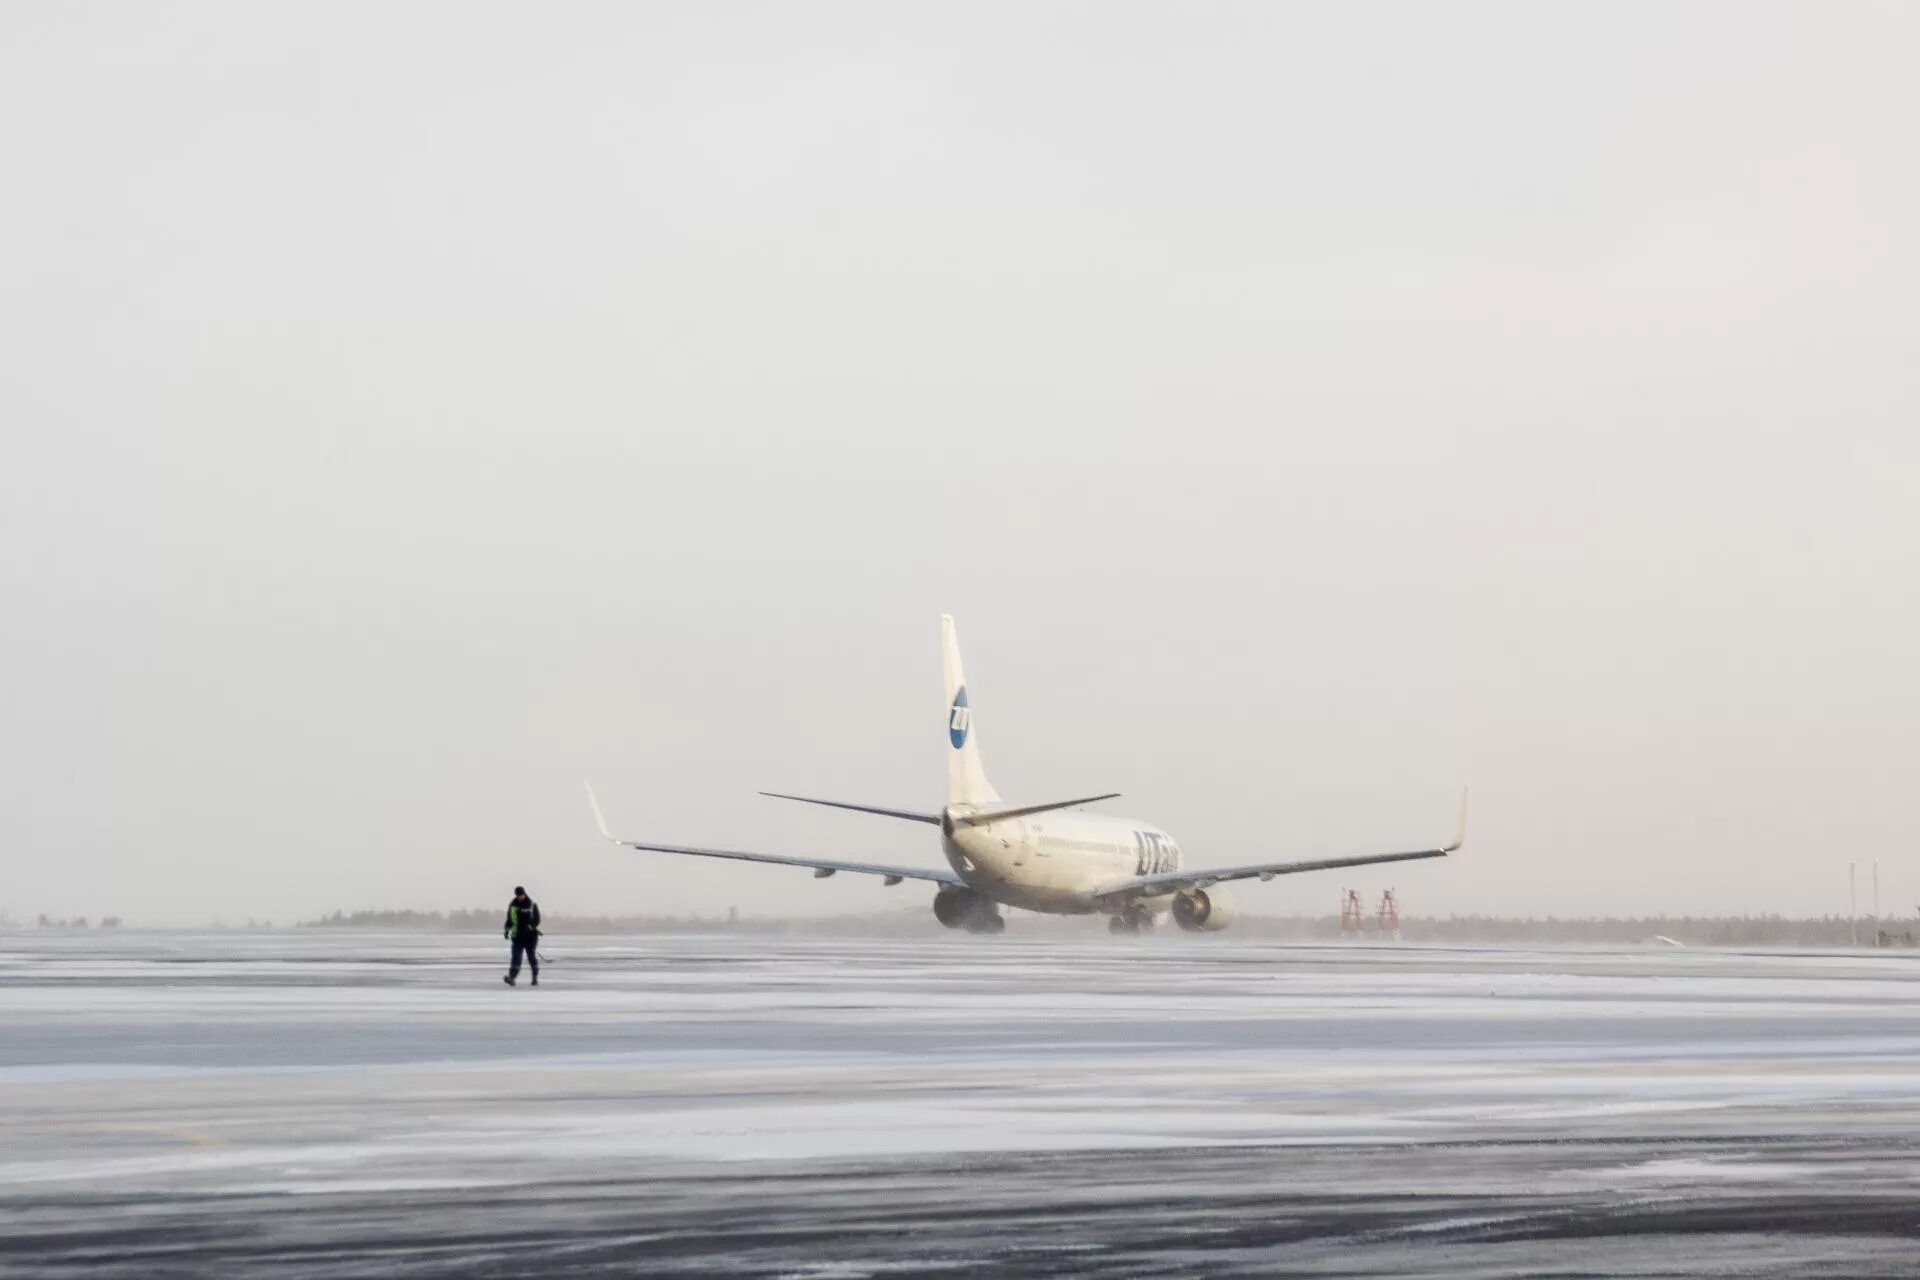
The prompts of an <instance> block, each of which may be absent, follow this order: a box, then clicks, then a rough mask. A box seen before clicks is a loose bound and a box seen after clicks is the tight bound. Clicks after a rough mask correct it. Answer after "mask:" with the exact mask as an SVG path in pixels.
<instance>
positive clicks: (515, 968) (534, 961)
mask: <svg viewBox="0 0 1920 1280" xmlns="http://www.w3.org/2000/svg"><path fill="white" fill-rule="evenodd" d="M501 936H502V937H504V938H507V939H508V940H509V941H511V942H512V943H513V961H512V963H511V964H509V965H508V966H507V976H506V977H504V978H502V979H500V981H502V982H504V983H506V984H507V985H508V986H512V985H513V984H514V982H515V980H516V979H518V978H519V977H520V957H521V956H523V955H524V956H525V957H526V958H527V968H528V969H530V970H532V972H533V985H534V986H536V987H537V986H539V985H540V904H539V903H537V902H535V901H534V900H533V899H532V898H529V897H528V896H527V890H526V886H524V885H515V886H514V887H513V901H511V902H509V903H508V904H507V925H506V929H505V931H504V932H503V933H502V934H501Z"/></svg>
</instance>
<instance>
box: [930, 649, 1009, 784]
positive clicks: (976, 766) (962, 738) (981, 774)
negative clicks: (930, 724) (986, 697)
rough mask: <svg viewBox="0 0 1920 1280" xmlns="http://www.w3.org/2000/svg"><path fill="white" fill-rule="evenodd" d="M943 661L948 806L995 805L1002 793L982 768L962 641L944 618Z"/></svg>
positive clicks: (941, 651)
mask: <svg viewBox="0 0 1920 1280" xmlns="http://www.w3.org/2000/svg"><path fill="white" fill-rule="evenodd" d="M940 657H941V663H942V666H943V667H944V668H945V673H946V678H947V747H948V751H947V803H948V804H949V805H958V804H966V805H984V804H995V803H998V801H999V799H1000V793H999V792H998V791H995V790H994V789H993V784H992V783H990V782H988V781H987V774H986V770H984V769H983V768H981V766H980V739H979V736H978V735H977V734H976V733H975V732H974V729H973V709H972V708H971V707H969V706H968V705H967V677H966V673H965V672H964V671H962V670H961V669H960V640H959V637H958V636H956V635H955V634H954V630H953V618H952V616H951V615H949V614H944V613H943V614H941V615H940Z"/></svg>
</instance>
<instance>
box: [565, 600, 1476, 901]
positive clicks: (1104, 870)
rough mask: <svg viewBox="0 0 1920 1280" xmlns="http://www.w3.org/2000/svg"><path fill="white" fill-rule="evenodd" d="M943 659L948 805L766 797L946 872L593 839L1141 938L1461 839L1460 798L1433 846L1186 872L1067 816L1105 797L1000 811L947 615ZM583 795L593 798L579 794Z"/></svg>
mask: <svg viewBox="0 0 1920 1280" xmlns="http://www.w3.org/2000/svg"><path fill="white" fill-rule="evenodd" d="M940 651H941V658H942V665H943V667H944V669H945V670H944V673H943V674H944V684H943V686H942V692H943V693H945V695H946V698H947V742H948V743H949V744H950V746H951V748H952V749H951V750H949V751H948V752H947V799H946V804H945V805H943V806H941V807H940V808H937V809H931V810H929V809H894V808H887V807H885V806H882V805H870V804H853V803H850V802H848V801H845V800H816V799H814V798H813V797H811V796H794V795H787V794H785V793H783V792H773V791H768V792H763V793H762V794H763V795H770V796H777V797H778V798H779V799H782V800H801V801H805V802H806V803H808V804H823V805H829V806H831V807H833V808H836V809H853V810H856V811H858V812H861V813H871V814H877V815H879V816H880V817H883V818H894V819H898V820H901V821H905V822H918V823H925V824H927V825H928V826H931V827H933V828H934V829H935V830H936V831H937V832H938V833H939V840H940V845H939V849H940V853H941V854H942V855H943V856H944V861H945V865H944V866H942V865H937V864H932V865H930V864H929V863H921V864H919V865H916V866H886V865H882V864H880V863H875V862H844V861H841V860H840V859H838V858H816V857H811V856H802V855H796V854H779V853H757V852H749V851H747V850H744V849H708V848H694V847H690V846H688V845H683V844H668V843H665V842H655V841H650V840H622V839H619V838H618V837H616V836H614V835H613V834H612V833H611V832H610V831H608V830H607V823H606V819H605V818H603V817H601V816H600V806H599V805H598V804H595V805H594V806H593V810H594V817H595V819H596V820H598V821H599V823H600V834H602V835H604V836H606V838H607V839H609V840H611V841H613V842H614V843H615V844H621V845H626V846H627V847H629V848H633V849H645V850H648V851H651V852H657V853H672V854H691V855H693V856H695V857H700V858H730V859H733V860H735V861H739V862H761V863H773V864H775V865H778V866H783V867H805V868H807V869H809V870H811V871H812V872H813V874H814V875H815V876H816V877H817V878H819V879H823V880H824V879H826V878H827V877H828V876H832V875H837V874H839V873H840V872H842V871H845V872H847V873H848V874H850V875H863V876H878V877H879V878H880V879H881V881H882V882H883V883H885V884H889V885H894V884H900V883H902V882H904V881H907V880H917V881H920V882H921V883H923V884H932V885H934V886H936V892H935V893H934V896H933V914H934V917H935V918H936V919H937V920H939V922H940V923H941V924H943V925H945V926H947V927H948V928H949V929H965V930H967V931H969V932H971V933H999V932H1000V931H1001V930H1003V929H1005V928H1006V927H1007V922H1006V918H1005V917H1004V916H1003V915H1001V910H1002V908H1005V907H1018V908H1020V909H1021V910H1023V911H1042V912H1050V913H1053V914H1058V915H1092V914H1100V915H1105V916H1107V917H1108V920H1109V927H1110V928H1112V930H1113V932H1115V933H1138V932H1140V931H1141V930H1143V929H1148V928H1151V927H1152V926H1153V924H1154V923H1155V921H1156V920H1159V919H1163V918H1165V917H1166V916H1168V915H1171V916H1172V917H1173V921H1174V923H1175V924H1177V925H1179V926H1180V927H1181V928H1182V929H1189V930H1194V931H1197V932H1211V931H1213V930H1215V929H1224V928H1226V927H1227V925H1228V924H1229V923H1230V922H1231V921H1232V920H1233V904H1232V903H1231V902H1229V901H1228V900H1227V895H1226V893H1225V892H1224V891H1223V890H1222V889H1221V888H1220V886H1221V885H1222V884H1223V883H1224V882H1226V881H1229V880H1240V881H1247V880H1256V881H1262V882H1264V881H1268V880H1271V879H1273V878H1274V877H1275V876H1285V875H1292V874H1294V873H1295V872H1299V871H1326V870H1329V869H1331V868H1334V867H1359V866H1367V865H1370V864H1373V863H1385V862H1411V861H1413V860H1415V859H1418V858H1439V857H1444V856H1445V855H1447V854H1449V853H1452V852H1453V851H1454V850H1455V849H1458V848H1459V847H1460V845H1461V842H1462V841H1463V840H1464V839H1465V838H1466V824H1467V804H1466V796H1465V795H1462V796H1461V797H1460V825H1459V828H1458V829H1457V830H1456V831H1455V832H1454V836H1453V840H1452V841H1451V842H1450V843H1448V844H1446V845H1444V846H1441V847H1439V848H1427V849H1412V850H1409V851H1407V852H1405V853H1367V854H1359V855H1357V856H1351V857H1335V858H1312V859H1302V860H1298V861H1289V862H1273V861H1262V862H1231V861H1229V862H1227V863H1225V865H1219V866H1212V867H1190V866H1188V865H1187V860H1186V855H1185V854H1184V852H1183V851H1182V850H1181V848H1180V846H1179V845H1178V844H1176V843H1175V842H1174V840H1173V837H1172V836H1169V835H1168V834H1167V833H1166V832H1164V831H1161V830H1159V829H1158V828H1155V827H1153V826H1150V825H1148V824H1147V823H1144V822H1135V821H1132V820H1131V819H1127V818H1109V817H1105V816H1102V815H1098V814H1092V813H1084V812H1075V811H1076V810H1078V809H1079V807H1080V806H1081V805H1086V804H1093V803H1096V802H1098V801H1101V800H1111V799H1113V798H1114V797H1113V796H1111V795H1098V796H1082V797H1081V798H1080V799H1078V800H1053V801H1048V802H1044V803H1039V804H1009V803H1007V802H1006V801H1004V800H1002V799H1001V798H1000V793H999V792H998V791H996V790H994V788H993V784H992V783H991V782H989V781H987V774H986V770H985V768H984V767H983V766H982V765H981V763H980V735H978V734H976V733H975V732H974V731H973V709H972V707H971V706H970V705H969V703H968V699H967V679H966V676H965V675H964V674H963V673H962V672H961V669H960V641H959V639H958V638H957V637H956V636H955V634H954V629H953V619H952V618H944V617H943V618H941V619H940ZM587 798H588V799H589V801H591V800H592V798H593V791H592V788H588V791H587Z"/></svg>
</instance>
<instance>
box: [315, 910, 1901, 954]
mask: <svg viewBox="0 0 1920 1280" xmlns="http://www.w3.org/2000/svg"><path fill="white" fill-rule="evenodd" d="M501 918H502V913H501V912H500V911H499V910H497V909H495V908H492V907H481V908H468V909H464V910H455V911H414V910H384V909H363V910H359V911H335V912H333V913H332V914H331V915H328V916H323V917H321V918H320V919H318V920H309V921H304V922H302V927H303V928H318V929H329V928H336V929H423V930H436V931H441V932H448V933H486V932H494V931H497V930H498V929H499V928H500V924H501ZM1017 918H1018V920H1019V928H1020V930H1021V932H1024V933H1029V934H1031V933H1041V932H1044V933H1068V934H1077V933H1093V932H1099V933H1104V932H1105V929H1106V921H1105V919H1104V918H1103V917H1099V916H1064V917H1063V916H1037V915H1031V914H1028V913H1024V912H1023V913H1019V915H1018V917H1017ZM1366 923H1367V928H1366V930H1365V932H1363V933H1362V934H1360V935H1359V940H1362V941H1378V940H1379V933H1378V931H1377V928H1376V922H1375V920H1374V919H1373V918H1372V917H1369V918H1368V919H1367V922H1366ZM545 927H546V931H547V932H548V933H560V932H564V933H643V934H644V933H662V934H675V933H679V934H685V933H721V932H733V933H747V934H769V935H802V936H805V935H819V936H833V935H845V934H878V935H883V936H911V935H915V934H924V933H929V932H934V931H937V930H938V929H939V925H938V924H936V923H935V922H934V920H933V917H932V915H931V914H930V913H928V912H926V911H924V910H921V909H920V908H918V907H916V908H914V909H913V910H911V911H896V912H878V913H872V914H865V915H839V916H815V917H805V918H792V917H764V918H763V917H752V916H742V915H740V914H739V913H738V912H737V911H729V912H728V914H727V915H725V916H701V915H686V916H677V915H574V914H569V913H566V912H553V911H550V912H547V913H546V918H545ZM1163 927H1166V928H1171V927H1172V926H1171V925H1167V926H1163ZM1877 928H1878V931H1879V945H1881V946H1889V947H1913V946H1920V921H1916V920H1900V921H1887V920H1882V921H1880V922H1879V923H1878V926H1877ZM1875 929H1876V926H1875V925H1874V924H1873V923H1871V922H1869V921H1867V920H1865V919H1860V920H1855V921H1849V920H1848V919H1847V918H1846V917H1845V916H1818V917H1813V916H1803V917H1793V916H1777V915H1758V916H1620V917H1615V916H1608V917H1586V918H1573V919H1562V918H1560V917H1558V916H1545V917H1537V916H1528V917H1516V916H1481V915H1469V916H1460V915H1454V916H1403V917H1402V918H1401V920H1400V939H1401V941H1403V942H1411V943H1421V942H1429V943H1448V942H1527V943H1538V944H1549V945H1550V944H1554V943H1568V944H1580V943H1607V944H1620V943H1648V944H1652V945H1664V944H1666V943H1669V942H1672V943H1679V944H1681V945H1683V946H1690V947H1845V946H1850V945H1853V944H1854V943H1855V942H1856V941H1857V942H1858V944H1859V945H1862V946H1871V945H1873V943H1874V941H1875ZM1224 936H1229V937H1237V938H1258V939H1261V940H1264V941H1275V942H1289V941H1291V942H1337V941H1339V940H1340V938H1341V937H1342V934H1341V931H1340V918H1339V917H1338V916H1331V915H1328V916H1242V917H1241V918H1240V919H1238V920H1236V921H1235V922H1234V924H1233V927H1232V929H1231V930H1229V931H1228V933H1227V934H1226V935H1224Z"/></svg>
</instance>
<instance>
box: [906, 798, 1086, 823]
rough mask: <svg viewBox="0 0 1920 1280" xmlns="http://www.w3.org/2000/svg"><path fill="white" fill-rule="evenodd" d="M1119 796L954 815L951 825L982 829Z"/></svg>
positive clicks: (1060, 801) (1058, 801)
mask: <svg viewBox="0 0 1920 1280" xmlns="http://www.w3.org/2000/svg"><path fill="white" fill-rule="evenodd" d="M1119 796H1120V793H1119V792H1118V791H1109V792H1107V794H1105V795H1103V796H1081V797H1080V798H1079V799H1078V800H1055V801H1053V802H1052V803H1050V804H1023V805H1020V806H1018V807H1016V808H1012V809H983V810H981V811H980V812H979V813H968V814H959V813H956V814H954V815H953V825H954V826H956V827H984V826H986V825H987V824H988V823H989V822H998V821H1000V820H1001V819H1002V818H1024V817H1026V816H1027V815H1028V814H1031V813H1051V812H1052V811H1053V810H1055V809H1072V808H1075V807H1077V806H1079V805H1083V804H1092V803H1094V802H1095V801H1096V800H1116V799H1118V798H1119ZM936 821H937V819H936Z"/></svg>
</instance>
